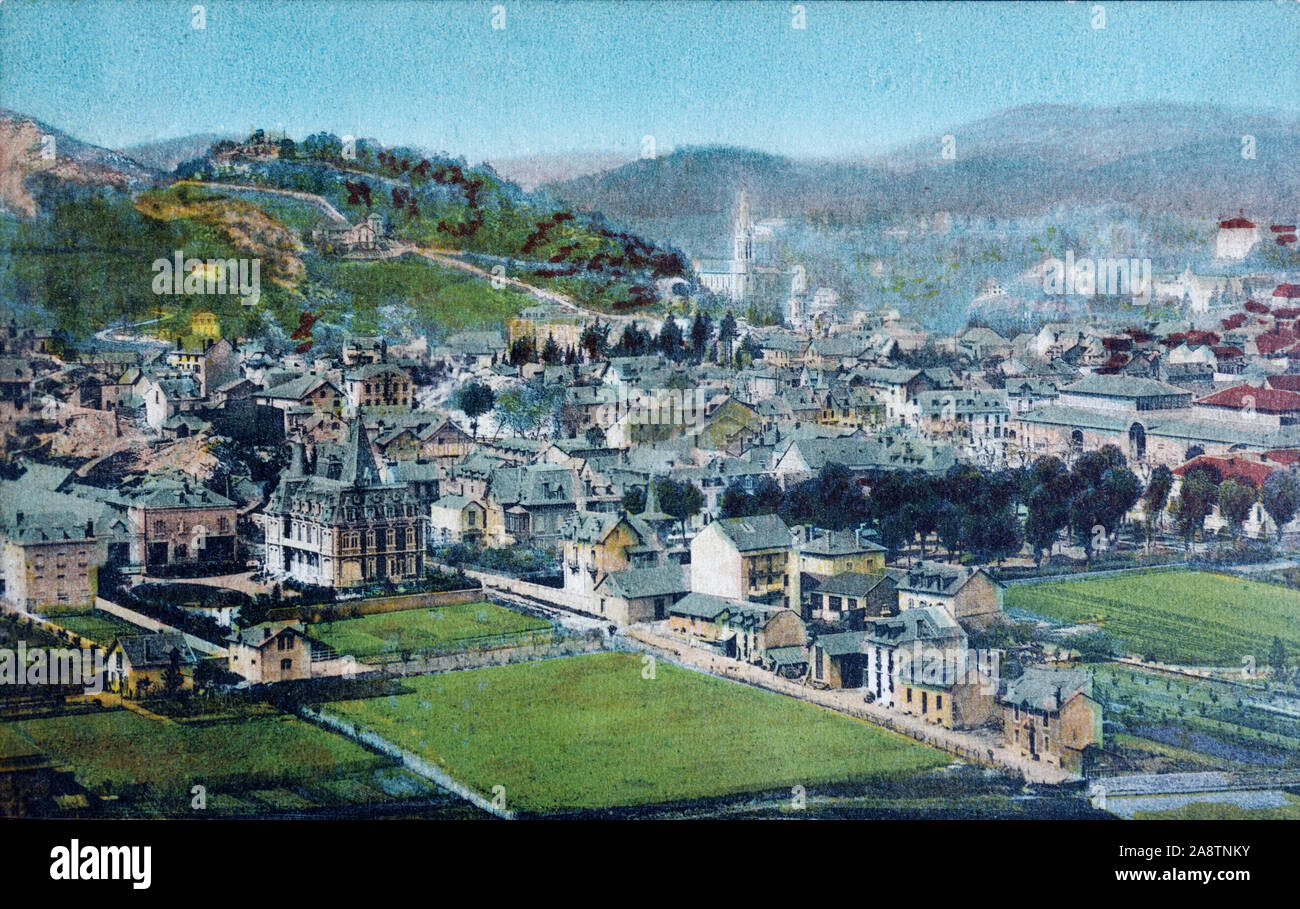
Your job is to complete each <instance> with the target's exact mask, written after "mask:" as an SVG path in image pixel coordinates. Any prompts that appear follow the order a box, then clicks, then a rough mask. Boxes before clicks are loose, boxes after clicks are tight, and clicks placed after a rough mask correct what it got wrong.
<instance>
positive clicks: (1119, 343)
mask: <svg viewBox="0 0 1300 909" xmlns="http://www.w3.org/2000/svg"><path fill="white" fill-rule="evenodd" d="M1101 346H1102V347H1104V348H1106V349H1107V350H1111V351H1115V350H1131V349H1132V347H1133V339H1132V338H1102V339H1101Z"/></svg>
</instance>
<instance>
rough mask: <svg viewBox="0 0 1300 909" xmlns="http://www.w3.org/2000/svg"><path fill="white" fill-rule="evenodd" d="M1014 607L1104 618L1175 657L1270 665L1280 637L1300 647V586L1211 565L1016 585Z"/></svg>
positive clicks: (1147, 648) (1069, 618)
mask: <svg viewBox="0 0 1300 909" xmlns="http://www.w3.org/2000/svg"><path fill="white" fill-rule="evenodd" d="M1006 605H1007V606H1008V607H1011V608H1015V609H1020V610H1024V611H1025V612H1028V613H1032V614H1034V615H1039V616H1043V617H1045V618H1050V619H1058V620H1060V621H1062V622H1065V623H1067V624H1074V623H1078V622H1097V623H1098V624H1099V625H1100V626H1101V629H1102V630H1103V631H1104V632H1106V633H1107V634H1109V635H1110V636H1111V637H1113V638H1114V639H1115V640H1116V642H1117V643H1119V645H1120V646H1121V648H1122V649H1124V650H1125V651H1127V652H1130V653H1136V654H1138V655H1139V656H1151V657H1154V658H1155V659H1157V660H1161V661H1164V662H1169V663H1178V664H1191V665H1214V666H1231V667H1235V668H1240V667H1241V666H1242V665H1243V660H1245V659H1246V658H1247V657H1253V658H1254V659H1255V661H1256V662H1257V663H1259V664H1260V665H1263V664H1264V662H1265V661H1266V660H1267V654H1268V648H1269V645H1270V644H1271V643H1272V641H1273V637H1274V635H1276V636H1278V637H1280V638H1282V640H1283V641H1285V642H1286V645H1287V649H1288V650H1290V652H1291V653H1295V652H1296V651H1297V650H1300V591H1296V590H1291V589H1288V588H1286V587H1279V586H1276V585H1273V584H1261V583H1258V582H1255V581H1247V580H1244V579H1242V578H1235V577H1230V576H1228V575H1221V574H1214V573H1212V572H1207V571H1154V572H1150V573H1132V574H1123V575H1114V576H1111V577H1104V578H1088V579H1081V580H1069V581H1045V582H1043V583H1039V584H1017V585H1013V586H1011V587H1009V588H1008V589H1007V594H1006Z"/></svg>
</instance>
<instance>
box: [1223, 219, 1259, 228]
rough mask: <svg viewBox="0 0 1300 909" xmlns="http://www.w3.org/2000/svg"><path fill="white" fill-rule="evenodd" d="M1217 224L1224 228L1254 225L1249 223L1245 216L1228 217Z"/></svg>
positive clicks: (1250, 226) (1251, 226)
mask: <svg viewBox="0 0 1300 909" xmlns="http://www.w3.org/2000/svg"><path fill="white" fill-rule="evenodd" d="M1219 226H1220V227H1222V228H1223V229H1224V230H1241V229H1244V228H1253V227H1254V226H1255V225H1254V224H1251V223H1250V222H1249V221H1247V220H1246V219H1245V218H1229V219H1228V220H1226V221H1220V222H1219Z"/></svg>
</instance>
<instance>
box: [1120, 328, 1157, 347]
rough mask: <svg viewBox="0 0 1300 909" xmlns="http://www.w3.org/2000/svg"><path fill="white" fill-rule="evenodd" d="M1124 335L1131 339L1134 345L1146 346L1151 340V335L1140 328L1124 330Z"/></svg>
mask: <svg viewBox="0 0 1300 909" xmlns="http://www.w3.org/2000/svg"><path fill="white" fill-rule="evenodd" d="M1124 334H1126V335H1128V336H1129V337H1130V338H1132V339H1133V342H1134V343H1135V344H1146V343H1147V342H1148V341H1150V340H1151V335H1150V334H1148V333H1147V332H1145V331H1143V330H1142V329H1140V328H1126V329H1124Z"/></svg>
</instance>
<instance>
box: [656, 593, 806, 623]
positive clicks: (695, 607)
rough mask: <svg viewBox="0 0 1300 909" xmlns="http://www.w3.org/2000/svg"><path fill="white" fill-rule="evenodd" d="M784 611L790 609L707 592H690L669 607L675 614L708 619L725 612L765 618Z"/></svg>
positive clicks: (715, 617)
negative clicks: (716, 595) (732, 598)
mask: <svg viewBox="0 0 1300 909" xmlns="http://www.w3.org/2000/svg"><path fill="white" fill-rule="evenodd" d="M782 611H788V610H783V609H782V607H780V606H767V605H764V604H763V603H754V602H751V601H749V600H731V599H727V598H726V597H715V596H712V595H711V594H707V593H688V594H687V595H686V596H684V597H682V598H681V599H680V600H678V601H677V602H676V603H675V604H674V605H673V606H672V607H671V608H670V609H669V612H670V613H671V614H673V615H680V616H686V617H688V618H694V619H704V620H706V621H713V620H715V619H717V618H718V617H719V616H721V615H722V614H723V613H729V614H731V615H740V616H749V617H752V618H756V619H760V620H765V619H766V618H768V617H770V616H771V615H773V614H775V613H778V612H782Z"/></svg>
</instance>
